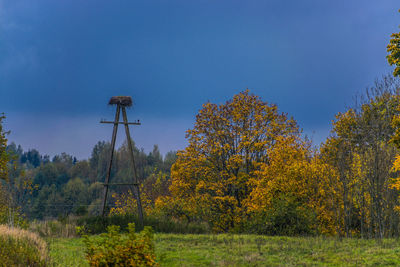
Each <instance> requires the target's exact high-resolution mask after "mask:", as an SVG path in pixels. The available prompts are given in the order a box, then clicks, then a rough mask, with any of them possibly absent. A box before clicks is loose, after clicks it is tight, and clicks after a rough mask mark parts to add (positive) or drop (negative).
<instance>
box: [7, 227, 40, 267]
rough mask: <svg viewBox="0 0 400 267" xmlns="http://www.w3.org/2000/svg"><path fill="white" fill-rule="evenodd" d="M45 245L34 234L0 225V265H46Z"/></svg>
mask: <svg viewBox="0 0 400 267" xmlns="http://www.w3.org/2000/svg"><path fill="white" fill-rule="evenodd" d="M47 262H48V259H47V245H46V243H45V241H43V240H42V239H41V238H39V237H38V236H37V235H36V234H34V233H31V232H28V231H25V230H21V229H17V228H8V227H6V226H0V266H47Z"/></svg>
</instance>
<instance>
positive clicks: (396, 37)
mask: <svg viewBox="0 0 400 267" xmlns="http://www.w3.org/2000/svg"><path fill="white" fill-rule="evenodd" d="M399 12H400V10H399ZM387 52H388V53H389V55H387V57H386V58H387V60H388V62H389V64H390V65H391V66H392V65H395V69H394V71H393V75H394V76H399V75H400V32H397V33H393V34H392V35H391V39H390V42H389V44H388V46H387Z"/></svg>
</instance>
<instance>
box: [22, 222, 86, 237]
mask: <svg viewBox="0 0 400 267" xmlns="http://www.w3.org/2000/svg"><path fill="white" fill-rule="evenodd" d="M76 226H77V225H76V223H75V221H74V220H67V221H66V222H60V221H57V220H51V221H33V222H32V223H31V224H30V225H29V230H31V231H32V232H35V233H38V234H39V235H40V236H41V237H77V236H78V235H77V234H76Z"/></svg>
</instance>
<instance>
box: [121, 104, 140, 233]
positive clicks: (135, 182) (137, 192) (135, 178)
mask: <svg viewBox="0 0 400 267" xmlns="http://www.w3.org/2000/svg"><path fill="white" fill-rule="evenodd" d="M122 117H123V119H124V125H125V133H126V140H127V143H128V149H129V153H130V154H131V160H132V168H133V188H134V194H135V195H136V198H137V199H136V200H137V208H138V215H139V223H140V228H143V209H142V202H141V200H140V189H139V179H138V176H137V171H136V164H135V157H134V155H133V147H132V140H131V134H130V132H129V125H128V117H127V116H126V110H125V107H122Z"/></svg>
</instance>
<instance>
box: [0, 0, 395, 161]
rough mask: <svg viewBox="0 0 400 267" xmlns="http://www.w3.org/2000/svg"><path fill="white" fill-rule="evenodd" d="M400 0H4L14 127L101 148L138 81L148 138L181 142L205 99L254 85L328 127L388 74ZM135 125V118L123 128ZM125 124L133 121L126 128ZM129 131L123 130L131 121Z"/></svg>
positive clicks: (6, 90) (14, 131)
mask: <svg viewBox="0 0 400 267" xmlns="http://www.w3.org/2000/svg"><path fill="white" fill-rule="evenodd" d="M399 8H400V4H399V1H398V0H381V1H365V0H352V1H348V0H335V1H331V0H301V1H299V0H290V1H289V0H286V1H285V0H263V1H252V0H249V1H235V0H229V1H222V0H221V1H215V0H209V1H204V0H192V1H187V0H181V1H175V0H160V1H152V0H146V1H145V0H143V1H133V0H126V1H123V0H118V1H108V0H107V1H106V0H59V1H54V0H47V1H45V0H37V1H32V0H25V1H23V0H0V112H4V113H5V115H6V116H7V119H6V121H5V123H4V126H5V128H6V129H7V130H11V134H10V135H9V140H10V141H14V142H16V143H17V144H21V145H22V146H23V148H24V149H25V150H28V149H30V148H36V149H38V150H39V151H40V152H41V153H45V154H50V155H51V156H53V155H55V154H58V153H61V152H67V153H70V154H72V155H75V156H77V157H78V158H79V159H84V158H88V157H89V156H90V153H91V149H92V147H93V146H94V144H95V143H97V141H99V140H110V137H111V132H112V127H111V126H110V125H103V124H100V123H99V121H100V119H102V118H105V119H112V118H113V115H114V108H112V107H109V106H107V102H108V100H109V98H110V97H111V96H113V95H130V96H132V97H133V99H134V107H133V108H132V109H130V110H129V112H128V118H129V119H131V120H134V119H140V120H141V122H142V126H138V127H135V128H133V129H132V135H133V138H134V140H135V142H136V144H137V145H138V146H139V147H143V148H144V149H145V150H146V151H150V150H151V149H152V146H153V144H158V145H159V147H160V149H161V151H162V152H163V153H166V152H167V151H169V150H177V149H182V148H184V147H185V145H186V141H185V131H186V130H187V129H189V128H191V127H192V126H193V123H194V116H195V114H196V113H197V112H198V110H199V109H200V108H201V105H202V104H203V103H204V102H206V101H211V102H215V103H223V102H225V101H226V100H228V99H229V98H231V97H232V96H233V95H234V94H236V93H238V92H240V91H242V90H244V89H246V88H249V89H250V90H251V92H252V93H254V94H257V95H259V96H261V97H262V99H263V100H265V101H267V102H270V103H275V104H277V105H278V107H279V109H280V110H281V111H282V112H287V113H288V114H289V115H291V116H293V117H294V118H295V119H296V120H297V121H298V123H299V125H300V126H301V127H302V128H303V129H304V132H305V133H307V134H308V135H310V136H312V137H313V139H314V141H315V143H316V144H318V143H319V142H321V141H323V139H324V138H325V137H326V136H327V134H328V133H329V130H330V124H331V120H332V119H333V117H334V114H336V113H337V112H339V111H343V110H344V109H345V107H346V106H349V105H351V103H352V98H353V97H354V96H355V95H356V94H357V93H360V92H362V91H363V90H364V89H365V88H366V87H367V86H371V85H372V84H373V82H374V80H375V79H376V78H379V77H381V76H382V75H385V74H388V73H390V71H391V68H390V67H389V66H388V64H387V62H386V59H385V56H386V45H387V43H388V40H389V38H390V34H391V33H393V32H395V31H399V28H398V25H400V13H398V12H397V10H398V9H399ZM121 130H122V129H121ZM121 133H122V131H121ZM119 137H120V139H119V140H120V142H122V138H123V136H122V135H120V136H119Z"/></svg>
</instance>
